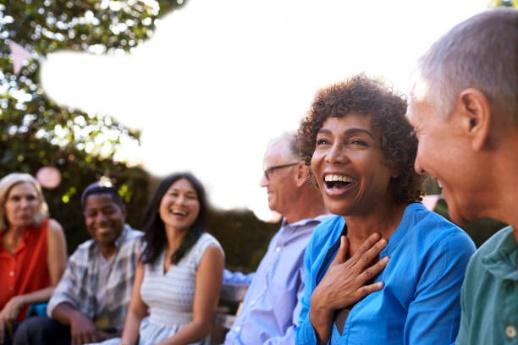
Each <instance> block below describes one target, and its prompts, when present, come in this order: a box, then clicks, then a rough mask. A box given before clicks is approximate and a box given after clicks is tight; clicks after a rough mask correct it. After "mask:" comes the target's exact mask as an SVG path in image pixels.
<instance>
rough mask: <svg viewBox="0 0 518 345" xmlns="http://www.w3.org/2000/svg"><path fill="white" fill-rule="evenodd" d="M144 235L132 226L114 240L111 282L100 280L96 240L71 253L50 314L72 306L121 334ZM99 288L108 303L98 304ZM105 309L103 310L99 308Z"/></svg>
mask: <svg viewBox="0 0 518 345" xmlns="http://www.w3.org/2000/svg"><path fill="white" fill-rule="evenodd" d="M141 236H142V232H140V231H136V230H133V229H132V228H131V227H130V226H129V225H125V226H124V230H123V232H122V234H121V235H120V236H119V238H118V239H117V240H116V241H115V246H116V247H117V253H116V254H115V255H116V256H115V258H114V260H113V265H112V266H111V272H110V273H109V278H108V281H102V282H100V281H99V279H98V278H99V267H100V260H101V252H100V250H99V247H98V246H97V245H96V242H95V241H94V240H88V241H86V242H84V243H82V244H81V245H80V246H79V247H78V248H77V250H76V251H75V252H74V254H72V256H71V257H70V259H69V260H68V263H67V268H66V270H65V273H64V274H63V277H62V278H61V280H60V281H59V284H58V286H57V287H56V289H55V290H54V293H53V294H52V297H51V299H50V301H49V304H48V307H47V314H48V316H49V317H52V312H53V310H54V308H56V306H58V305H59V304H60V303H69V304H71V305H73V306H74V307H75V308H77V309H78V310H79V311H80V312H81V313H83V314H85V315H87V316H88V317H90V318H91V319H92V320H93V321H94V323H95V324H96V326H97V327H98V328H99V329H101V330H106V331H115V330H116V331H120V330H122V327H123V325H124V318H125V317H126V313H127V310H128V306H129V302H130V299H131V289H132V287H133V278H134V277H135V269H136V263H137V255H138V247H139V245H140V241H139V239H140V238H141ZM98 289H106V294H105V296H106V298H107V300H106V301H104V303H98V301H97V291H98ZM100 304H101V305H103V306H105V307H104V308H103V309H101V307H99V305H100Z"/></svg>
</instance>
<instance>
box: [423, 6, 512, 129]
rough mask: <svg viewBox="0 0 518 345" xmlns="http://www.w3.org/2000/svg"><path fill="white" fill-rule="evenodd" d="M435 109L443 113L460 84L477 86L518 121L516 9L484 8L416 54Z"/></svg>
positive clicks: (447, 111)
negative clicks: (420, 55)
mask: <svg viewBox="0 0 518 345" xmlns="http://www.w3.org/2000/svg"><path fill="white" fill-rule="evenodd" d="M418 68H419V73H420V77H421V79H422V80H421V82H424V83H426V84H427V85H425V88H426V90H425V92H426V94H428V95H429V97H430V99H429V101H431V102H432V104H433V105H434V107H435V108H436V109H435V111H436V112H437V113H438V114H439V115H440V116H442V117H444V118H445V117H447V116H448V115H449V114H450V113H451V112H452V110H453V107H454V106H455V103H456V99H457V97H458V95H459V93H460V92H461V91H462V90H465V89H467V88H475V89H477V90H479V91H481V92H483V93H484V94H485V95H486V97H488V98H489V101H490V102H491V104H492V105H493V106H494V108H495V110H496V111H499V112H502V113H503V114H506V116H510V117H511V118H512V119H513V120H514V122H515V123H517V124H518V11H517V10H515V9H509V8H507V9H503V8H501V9H494V10H489V11H486V12H483V13H480V14H478V15H475V16H473V17H471V18H470V19H468V20H466V21H464V22H462V23H460V24H458V25H457V26H455V27H454V28H453V29H451V30H450V31H449V32H448V33H447V34H446V35H445V36H443V37H442V38H441V39H440V40H439V41H437V42H436V43H435V44H434V45H433V46H432V47H431V48H430V49H429V50H428V52H427V53H426V54H425V55H424V56H423V57H422V58H421V59H420V61H419V64H418Z"/></svg>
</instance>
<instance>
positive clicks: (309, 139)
mask: <svg viewBox="0 0 518 345" xmlns="http://www.w3.org/2000/svg"><path fill="white" fill-rule="evenodd" d="M350 113H358V114H362V115H365V116H369V117H370V119H371V124H372V127H373V129H374V130H375V131H376V132H377V133H378V134H379V136H380V142H381V150H382V152H383V156H384V157H385V162H386V164H387V166H389V167H390V168H392V169H394V171H396V172H397V177H393V178H392V180H391V182H390V189H391V191H392V195H393V198H394V201H396V202H404V203H410V202H415V201H419V200H421V188H422V177H421V176H419V175H418V174H417V173H416V172H415V170H414V161H415V157H416V153H417V139H416V136H415V134H414V131H413V129H412V127H411V126H410V124H409V123H408V121H407V119H406V117H405V113H406V102H405V100H404V99H403V98H401V97H400V96H398V95H396V94H395V93H393V92H392V91H391V90H389V89H387V88H386V87H384V86H383V85H382V84H381V83H379V82H377V81H375V80H372V79H369V78H367V77H365V76H364V75H358V76H355V77H353V78H351V79H349V80H346V81H345V82H342V83H338V84H335V85H332V86H330V87H328V88H326V89H323V90H320V91H319V92H318V93H317V96H316V97H315V100H314V101H313V104H312V106H311V108H310V110H309V112H308V114H307V116H306V117H305V118H304V120H303V121H302V123H301V125H300V128H299V131H298V142H299V146H300V150H301V153H302V157H303V158H304V160H305V162H306V164H310V162H311V157H312V156H313V152H314V151H315V144H316V137H317V133H318V131H319V130H320V129H321V128H322V125H323V124H324V122H325V121H326V120H327V119H328V118H330V117H338V118H341V117H345V116H347V115H348V114H350Z"/></svg>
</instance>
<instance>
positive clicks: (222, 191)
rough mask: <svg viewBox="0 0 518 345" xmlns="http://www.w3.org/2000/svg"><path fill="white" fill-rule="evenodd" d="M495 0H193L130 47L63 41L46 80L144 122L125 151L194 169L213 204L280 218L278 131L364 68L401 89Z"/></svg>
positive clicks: (58, 91)
mask: <svg viewBox="0 0 518 345" xmlns="http://www.w3.org/2000/svg"><path fill="white" fill-rule="evenodd" d="M488 3H489V1H488V0H456V1H451V0H448V1H447V0H436V1H430V0H427V1H421V0H414V1H411V0H406V1H400V0H389V1H376V0H371V1H359V0H355V1H350V0H319V1H309V0H282V1H280V0H275V1H273V0H261V1H259V0H255V1H251V0H218V1H214V0H190V1H189V2H188V3H187V4H186V5H185V6H184V7H183V9H181V10H178V11H175V12H173V13H171V14H169V15H167V16H165V17H163V18H162V19H161V20H160V21H159V22H158V24H157V30H156V32H155V34H154V36H153V37H152V38H151V39H149V40H148V41H146V42H144V43H143V44H141V45H139V46H138V47H137V48H136V49H135V50H134V51H132V52H131V54H120V53H119V54H109V55H93V54H87V53H73V52H57V53H54V54H51V55H49V56H48V57H47V59H46V61H45V62H44V63H43V66H42V75H41V77H42V83H43V87H44V89H45V90H46V91H47V93H48V94H49V96H50V97H52V98H53V99H54V100H55V101H57V102H58V103H60V104H63V105H68V106H72V107H76V108H80V109H82V110H84V111H87V112H89V113H100V114H106V115H110V116H113V117H115V118H116V119H118V120H119V121H120V122H122V123H123V124H124V125H126V126H128V127H131V128H138V129H140V130H141V131H142V136H141V139H142V140H141V141H142V145H141V147H135V146H131V145H127V146H125V147H124V150H123V151H122V152H120V155H119V157H122V158H124V159H127V160H129V161H130V162H131V163H132V164H142V165H143V166H144V167H145V168H146V169H147V170H148V171H149V172H151V173H152V174H154V175H157V176H165V175H167V174H169V173H172V172H176V171H184V170H190V171H192V172H193V173H194V174H195V175H197V176H198V177H199V178H200V179H201V180H202V181H203V182H204V184H205V186H206V187H207V190H208V193H209V196H210V200H211V202H212V204H213V205H215V206H217V207H219V208H222V209H231V208H249V209H251V210H253V211H254V212H255V214H256V215H257V216H258V217H260V218H261V219H263V220H270V219H273V218H274V216H273V215H272V213H270V212H269V210H268V204H267V197H266V192H265V191H264V190H263V189H261V188H260V186H259V181H260V178H261V176H262V171H263V155H264V150H265V148H266V146H267V143H268V142H269V141H270V139H272V138H274V137H276V136H278V135H280V134H282V133H284V132H286V131H291V130H296V129H297V127H298V125H299V123H300V121H301V119H302V118H303V117H304V115H305V114H306V113H307V111H308V109H309V106H310V104H311V102H312V100H313V97H314V95H315V93H316V92H317V91H318V90H319V89H321V88H324V87H326V86H328V85H330V84H332V83H335V82H339V81H341V80H344V79H346V78H348V77H350V76H352V75H354V74H357V73H365V74H367V75H368V76H371V77H375V78H380V79H382V80H383V81H384V82H385V83H386V84H387V85H389V86H391V87H393V88H394V89H395V90H397V91H398V92H401V93H405V92H406V91H407V90H408V87H409V80H410V74H411V72H412V68H413V66H415V63H416V61H417V59H418V58H419V56H420V55H422V54H423V53H424V52H425V51H426V49H427V48H428V47H429V46H430V45H431V44H432V43H433V42H434V41H435V40H437V39H438V38H439V37H440V36H441V35H442V34H444V33H445V32H447V31H448V30H449V29H450V28H451V27H452V26H454V25H455V24H457V23H459V22H461V21H462V20H465V19H467V18H468V17H470V16H472V15H474V14H476V13H479V12H481V11H483V10H485V9H486V8H487V7H488Z"/></svg>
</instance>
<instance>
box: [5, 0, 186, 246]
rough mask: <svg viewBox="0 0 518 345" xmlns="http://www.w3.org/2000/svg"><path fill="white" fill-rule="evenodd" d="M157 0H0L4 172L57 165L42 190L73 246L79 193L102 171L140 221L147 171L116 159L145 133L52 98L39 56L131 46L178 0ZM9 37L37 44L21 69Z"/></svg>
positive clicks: (79, 236) (32, 45)
mask: <svg viewBox="0 0 518 345" xmlns="http://www.w3.org/2000/svg"><path fill="white" fill-rule="evenodd" d="M180 5H181V3H180V4H179V3H177V2H174V1H166V0H159V1H152V0H128V1H126V0H124V1H117V0H60V1H53V0H33V1H19V0H0V38H1V41H0V138H1V141H0V148H1V151H0V162H1V164H0V176H3V175H5V174H7V173H9V172H13V171H23V172H28V173H31V174H35V173H36V171H37V170H38V168H40V167H42V166H46V165H52V166H56V167H58V169H59V170H60V171H61V172H62V184H61V185H60V186H59V187H58V188H57V189H55V190H51V191H45V194H46V198H47V201H48V202H49V206H50V209H51V213H52V215H53V216H54V217H56V218H57V219H59V220H60V221H61V222H62V223H63V226H64V228H65V229H66V231H67V238H68V239H69V249H71V250H73V249H74V248H75V245H76V244H77V243H79V242H80V241H82V240H84V239H85V238H86V234H85V233H84V232H83V231H77V229H78V228H82V226H83V225H82V220H81V219H82V217H81V216H80V212H81V211H80V206H79V194H80V192H81V191H82V190H83V188H84V187H86V186H87V185H88V184H89V183H91V182H93V181H95V180H97V179H98V178H100V177H101V176H108V177H111V178H112V179H113V180H114V182H115V183H116V184H117V185H118V186H119V192H120V193H121V195H122V196H123V197H124V198H125V200H126V201H127V202H128V203H129V212H128V215H129V220H130V222H132V223H133V224H138V223H140V216H141V213H142V211H143V210H142V208H143V207H142V205H144V204H145V203H146V200H147V196H148V195H147V194H148V191H147V189H148V174H147V172H145V171H144V170H143V169H141V168H139V167H129V166H128V165H127V163H125V162H119V161H116V160H114V155H115V154H116V153H117V152H118V150H119V149H120V147H121V145H124V144H127V143H128V142H137V143H138V142H139V136H140V133H139V131H137V130H132V129H129V128H126V127H125V126H123V125H122V124H121V123H119V122H117V121H116V120H115V119H113V118H111V117H109V116H106V115H100V114H87V113H85V112H83V111H80V110H78V109H73V108H69V107H64V106H61V105H58V104H56V103H55V102H53V101H52V100H51V99H49V97H47V95H46V94H45V92H44V90H43V89H42V87H41V84H40V79H39V70H40V59H41V58H43V57H45V56H46V55H47V54H49V53H52V52H55V51H58V50H61V49H68V50H75V51H84V52H89V53H98V54H99V53H105V52H108V51H112V50H123V51H130V50H131V49H132V48H133V47H135V46H137V45H138V44H139V43H140V42H142V41H143V40H145V39H147V38H149V37H150V36H151V35H152V33H153V30H154V28H155V21H156V19H157V18H158V17H159V15H162V14H164V13H167V12H169V11H171V10H174V9H176V8H178V7H180ZM8 40H11V41H15V42H16V43H18V44H19V45H21V46H23V47H24V48H25V49H26V50H28V51H30V52H32V55H33V57H32V59H30V60H29V61H28V63H27V64H26V65H25V66H24V67H23V68H22V69H21V71H20V73H18V74H16V73H14V71H13V61H12V60H11V56H10V49H9V45H8Z"/></svg>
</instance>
